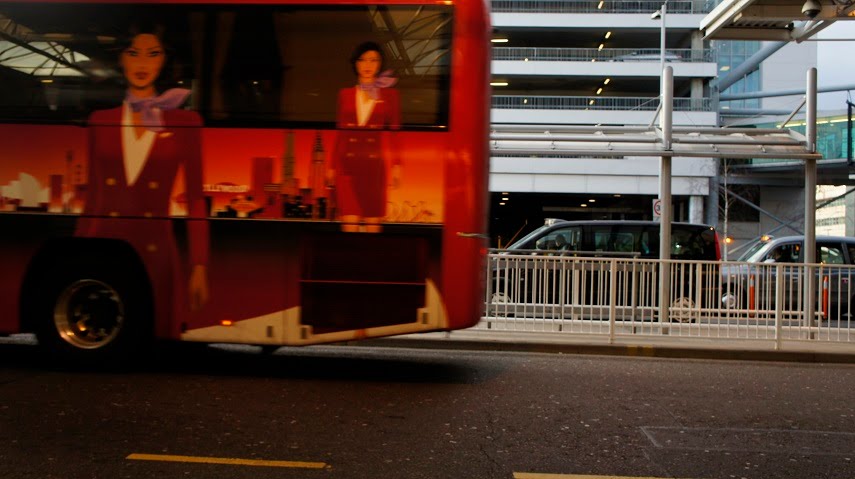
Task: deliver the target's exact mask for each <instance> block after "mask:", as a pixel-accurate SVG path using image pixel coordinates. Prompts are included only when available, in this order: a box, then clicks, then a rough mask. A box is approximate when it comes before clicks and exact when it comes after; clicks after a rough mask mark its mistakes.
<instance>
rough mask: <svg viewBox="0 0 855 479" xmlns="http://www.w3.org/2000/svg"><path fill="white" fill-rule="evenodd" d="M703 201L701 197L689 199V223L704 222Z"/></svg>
mask: <svg viewBox="0 0 855 479" xmlns="http://www.w3.org/2000/svg"><path fill="white" fill-rule="evenodd" d="M704 199H705V198H704V197H703V196H690V197H689V223H703V222H704Z"/></svg>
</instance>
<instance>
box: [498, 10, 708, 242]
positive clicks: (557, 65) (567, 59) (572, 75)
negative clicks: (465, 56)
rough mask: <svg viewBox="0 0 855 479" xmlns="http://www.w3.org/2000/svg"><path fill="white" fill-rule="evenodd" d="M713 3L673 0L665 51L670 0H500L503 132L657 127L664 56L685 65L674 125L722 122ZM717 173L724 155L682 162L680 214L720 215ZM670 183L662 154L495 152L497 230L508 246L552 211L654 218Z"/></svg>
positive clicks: (676, 170) (700, 218)
mask: <svg viewBox="0 0 855 479" xmlns="http://www.w3.org/2000/svg"><path fill="white" fill-rule="evenodd" d="M712 3H713V2H707V1H669V2H668V4H667V10H666V12H665V19H664V22H665V29H664V33H665V35H664V46H665V49H664V54H663V52H662V50H661V46H662V45H663V43H662V41H663V35H662V33H663V19H662V15H661V14H660V15H658V16H656V17H657V18H652V16H655V15H653V14H654V13H655V12H657V11H658V10H660V9H661V6H662V2H659V1H631V2H629V1H620V2H618V1H581V0H564V1H555V0H535V1H530V0H494V1H493V2H492V22H493V27H494V32H493V42H494V43H493V46H494V48H493V64H492V80H493V105H492V114H491V122H492V124H493V128H494V129H496V130H500V129H501V128H502V126H504V125H512V124H515V125H518V124H529V125H545V126H549V125H558V126H560V125H602V126H637V125H649V124H651V123H653V122H654V121H655V118H656V115H657V107H658V105H659V92H660V72H661V67H662V66H663V60H664V64H665V65H668V66H671V67H672V68H673V71H674V97H675V101H674V115H673V118H674V125H675V126H688V127H692V126H697V127H712V126H717V124H718V114H717V105H716V102H715V99H714V98H712V97H711V96H710V92H711V89H710V82H711V81H712V80H713V79H715V78H716V76H717V74H718V65H717V61H716V53H715V51H714V50H713V49H712V48H710V45H709V44H708V43H706V42H704V41H703V39H702V37H701V32H700V31H699V29H698V25H699V24H700V21H701V19H703V17H704V16H705V15H706V13H708V12H709V11H710V9H711V8H712V7H713V5H712ZM545 129H548V127H547V128H545ZM717 173H718V161H717V160H713V159H710V158H675V160H674V162H673V182H672V194H673V198H674V205H673V206H674V209H673V211H674V216H675V219H677V220H682V221H692V222H699V223H701V222H715V220H716V211H715V210H716V189H717V187H716V186H715V178H716V176H717ZM658 188H659V160H658V158H641V157H623V156H611V157H610V156H602V157H561V156H556V155H552V154H550V153H549V152H548V151H545V152H543V154H536V155H528V156H525V157H520V156H514V155H504V154H501V153H499V152H495V151H494V155H493V158H492V161H491V175H490V190H491V191H492V203H491V224H490V226H491V236H492V237H493V242H494V245H497V246H502V245H505V244H508V242H509V241H511V240H512V239H513V238H514V237H519V235H521V234H524V233H525V232H527V231H529V230H531V229H533V228H535V227H537V226H539V225H540V224H542V222H543V220H544V219H545V218H563V219H654V217H655V214H654V210H653V202H654V200H655V199H656V198H657V196H658Z"/></svg>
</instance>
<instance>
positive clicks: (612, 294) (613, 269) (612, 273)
mask: <svg viewBox="0 0 855 479" xmlns="http://www.w3.org/2000/svg"><path fill="white" fill-rule="evenodd" d="M609 285H611V287H610V288H609V344H613V343H614V342H615V316H616V315H617V305H616V304H615V303H616V302H617V259H616V258H612V259H611V263H610V264H609Z"/></svg>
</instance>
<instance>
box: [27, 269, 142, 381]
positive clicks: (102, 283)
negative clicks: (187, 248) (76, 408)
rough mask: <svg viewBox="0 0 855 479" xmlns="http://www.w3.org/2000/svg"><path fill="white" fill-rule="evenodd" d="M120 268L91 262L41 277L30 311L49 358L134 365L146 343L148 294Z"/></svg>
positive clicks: (57, 270)
mask: <svg viewBox="0 0 855 479" xmlns="http://www.w3.org/2000/svg"><path fill="white" fill-rule="evenodd" d="M124 266H125V265H122V264H118V263H116V262H111V263H110V264H107V263H105V262H102V261H98V260H96V259H94V258H89V259H88V260H86V259H83V260H78V261H74V262H67V263H61V264H58V265H56V266H55V267H54V268H51V270H50V271H49V272H48V273H47V274H45V275H44V276H43V277H42V281H41V282H40V286H39V291H38V292H37V294H36V295H35V298H36V299H35V301H36V304H34V305H33V307H32V309H31V311H32V312H33V314H34V318H33V319H34V326H35V332H36V337H37V338H38V341H39V345H40V346H41V347H42V348H43V349H45V350H46V352H47V353H48V354H50V355H53V356H58V357H59V358H61V359H62V360H67V361H70V362H71V363H74V364H82V365H89V366H107V365H111V364H116V362H117V361H118V362H120V363H121V362H124V361H126V360H129V359H132V358H133V357H134V355H135V354H136V353H139V352H141V350H142V349H143V347H144V346H147V345H148V344H149V343H150V341H151V339H152V336H153V335H152V326H151V325H152V314H151V311H152V308H151V301H150V296H149V295H148V294H147V291H148V290H149V289H148V288H147V284H144V283H143V281H142V280H141V279H139V278H134V277H133V275H131V274H129V273H125V271H133V270H134V269H133V268H130V267H124Z"/></svg>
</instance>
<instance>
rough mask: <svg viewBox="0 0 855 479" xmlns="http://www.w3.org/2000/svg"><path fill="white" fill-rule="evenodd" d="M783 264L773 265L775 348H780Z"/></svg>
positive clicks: (782, 313)
mask: <svg viewBox="0 0 855 479" xmlns="http://www.w3.org/2000/svg"><path fill="white" fill-rule="evenodd" d="M784 283H785V280H784V264H783V263H777V264H776V265H775V350H776V351H778V350H780V349H781V343H782V340H783V338H782V337H781V333H782V328H781V320H782V319H783V316H784V311H783V310H784Z"/></svg>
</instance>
